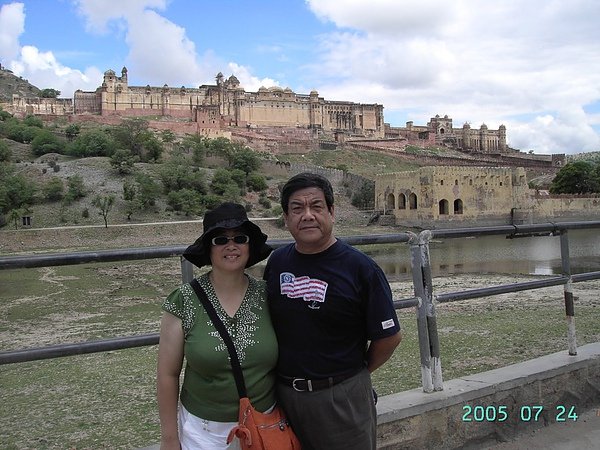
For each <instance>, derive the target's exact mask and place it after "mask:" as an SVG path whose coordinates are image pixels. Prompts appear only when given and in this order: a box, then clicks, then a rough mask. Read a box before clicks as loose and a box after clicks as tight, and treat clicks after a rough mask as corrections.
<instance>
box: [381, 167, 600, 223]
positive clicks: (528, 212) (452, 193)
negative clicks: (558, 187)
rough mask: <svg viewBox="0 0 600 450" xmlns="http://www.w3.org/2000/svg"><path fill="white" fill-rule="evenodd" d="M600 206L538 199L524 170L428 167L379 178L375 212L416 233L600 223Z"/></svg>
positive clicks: (592, 201)
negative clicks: (564, 221)
mask: <svg viewBox="0 0 600 450" xmlns="http://www.w3.org/2000/svg"><path fill="white" fill-rule="evenodd" d="M599 201H600V198H598V197H573V196H567V197H550V196H539V195H537V196H536V194H535V191H534V190H532V189H529V187H528V182H527V177H526V174H525V170H524V169H523V168H522V167H520V168H491V167H447V166H439V167H423V168H421V169H419V170H415V171H410V172H400V173H394V174H385V175H378V176H377V178H376V181H375V209H376V210H378V211H380V212H382V213H383V214H384V215H391V216H393V217H394V219H395V222H396V223H398V224H400V223H401V224H403V225H405V226H415V227H431V228H440V227H445V226H473V225H474V224H477V225H482V226H483V225H498V224H511V223H513V222H515V220H518V221H520V222H528V223H531V222H541V221H548V220H550V221H551V220H555V219H556V218H561V219H573V220H582V219H586V218H588V219H589V218H599V217H600V207H599V206H600V205H599Z"/></svg>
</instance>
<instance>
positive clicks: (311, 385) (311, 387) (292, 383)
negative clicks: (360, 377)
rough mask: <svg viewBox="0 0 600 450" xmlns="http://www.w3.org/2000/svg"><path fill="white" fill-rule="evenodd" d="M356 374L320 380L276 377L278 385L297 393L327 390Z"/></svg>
mask: <svg viewBox="0 0 600 450" xmlns="http://www.w3.org/2000/svg"><path fill="white" fill-rule="evenodd" d="M356 373H357V372H354V373H349V374H346V375H338V376H336V377H328V378H320V379H308V378H293V377H284V376H281V375H280V376H278V377H277V379H278V380H279V382H280V383H282V384H284V385H286V386H289V387H291V388H293V389H294V390H296V391H298V392H313V391H320V390H321V389H327V388H330V387H331V386H334V385H336V384H338V383H341V382H342V381H344V380H347V379H348V378H351V377H353V376H354V375H356Z"/></svg>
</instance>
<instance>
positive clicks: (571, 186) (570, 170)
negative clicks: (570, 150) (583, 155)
mask: <svg viewBox="0 0 600 450" xmlns="http://www.w3.org/2000/svg"><path fill="white" fill-rule="evenodd" d="M596 170H597V169H596V167H595V165H594V164H593V163H591V162H589V161H574V162H571V163H567V164H566V165H565V166H564V167H562V168H561V169H560V170H559V171H558V173H557V174H556V176H555V177H554V180H552V183H551V184H550V193H552V194H588V193H592V192H600V180H599V179H598V177H597V176H596Z"/></svg>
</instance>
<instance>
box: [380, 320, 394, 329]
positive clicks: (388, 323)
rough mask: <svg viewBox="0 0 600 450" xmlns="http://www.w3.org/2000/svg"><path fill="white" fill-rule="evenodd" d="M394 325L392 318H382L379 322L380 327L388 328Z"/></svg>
mask: <svg viewBox="0 0 600 450" xmlns="http://www.w3.org/2000/svg"><path fill="white" fill-rule="evenodd" d="M393 326H394V319H389V320H384V321H383V322H381V328H382V329H384V330H387V329H388V328H392V327H393Z"/></svg>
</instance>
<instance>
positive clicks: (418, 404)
mask: <svg viewBox="0 0 600 450" xmlns="http://www.w3.org/2000/svg"><path fill="white" fill-rule="evenodd" d="M599 405H600V343H594V344H588V345H584V346H582V347H580V348H579V349H578V355H576V356H569V355H568V354H567V351H566V350H565V351H564V352H559V353H554V354H551V355H547V356H543V357H541V358H536V359H533V360H530V361H526V362H523V363H519V364H513V365H511V366H507V367H503V368H501V369H496V370H491V371H488V372H483V373H479V374H475V375H471V376H468V377H464V378H460V379H455V380H451V381H447V382H446V383H445V385H444V390H443V391H439V392H434V393H430V394H426V393H423V392H422V389H420V388H419V389H413V390H411V391H405V392H401V393H398V394H392V395H387V396H384V397H381V398H380V400H379V403H378V405H377V411H378V427H377V444H378V445H377V447H378V448H379V449H386V450H392V449H416V448H419V449H439V450H444V449H458V448H463V449H468V448H483V447H485V446H486V445H493V444H495V443H497V442H498V441H506V440H509V439H513V438H515V437H517V436H518V435H519V434H522V433H524V432H526V431H529V430H533V429H538V428H541V427H544V426H546V425H548V424H551V423H553V422H556V419H557V416H558V415H559V413H560V409H559V408H560V407H561V406H564V407H566V409H567V412H568V411H569V409H570V407H571V406H574V407H575V409H574V411H575V412H576V413H577V414H578V415H581V414H582V413H583V412H585V411H588V410H590V409H592V408H593V407H597V406H599ZM465 406H467V407H468V406H471V407H475V406H481V407H483V408H488V412H489V414H490V416H489V417H492V414H493V413H494V412H496V413H497V412H498V407H500V406H505V407H506V408H503V409H505V410H506V415H507V420H505V421H502V422H499V421H487V420H484V421H482V422H475V421H471V422H467V421H464V420H463V417H464V416H465V414H466V412H467V410H466V409H465ZM533 406H541V407H543V409H542V410H541V412H540V414H539V417H538V420H537V421H535V420H533V417H532V418H531V420H529V421H525V420H523V419H522V418H521V411H523V417H524V418H527V415H528V413H529V412H530V411H531V412H532V414H533V413H534V412H535V411H536V410H537V409H539V408H535V409H534V408H533ZM472 417H473V415H472V414H471V415H468V416H467V418H472ZM564 418H567V416H566V415H565V416H564ZM569 423H571V424H572V423H573V421H572V420H570V419H567V421H566V422H564V425H565V429H568V427H569V426H570V425H569ZM597 429H600V419H598V423H597ZM515 448H519V447H518V446H517V447H515ZM537 448H543V447H537ZM570 448H577V447H576V446H575V447H570ZM580 448H581V447H580ZM586 448H588V447H586Z"/></svg>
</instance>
